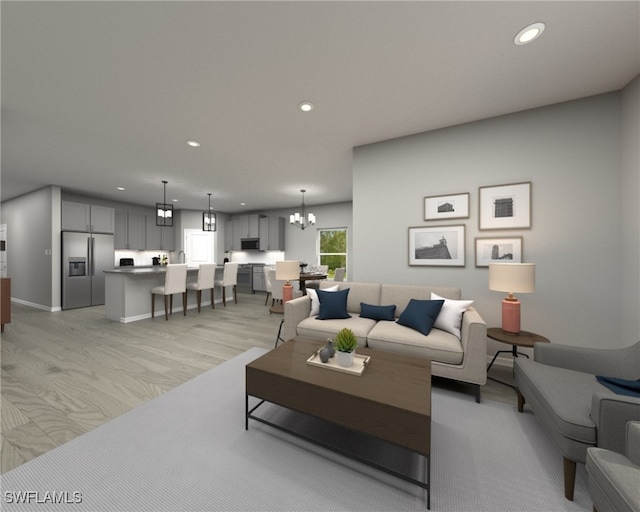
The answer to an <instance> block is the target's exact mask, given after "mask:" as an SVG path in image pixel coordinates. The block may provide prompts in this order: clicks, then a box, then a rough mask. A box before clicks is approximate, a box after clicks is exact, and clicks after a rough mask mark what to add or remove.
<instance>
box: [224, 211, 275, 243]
mask: <svg viewBox="0 0 640 512" xmlns="http://www.w3.org/2000/svg"><path fill="white" fill-rule="evenodd" d="M243 238H257V239H259V240H260V245H259V247H260V250H261V251H284V218H283V217H266V216H264V215H237V216H233V217H232V218H231V219H230V220H228V221H227V222H226V223H225V231H224V250H225V252H229V251H240V250H241V240H242V239H243Z"/></svg>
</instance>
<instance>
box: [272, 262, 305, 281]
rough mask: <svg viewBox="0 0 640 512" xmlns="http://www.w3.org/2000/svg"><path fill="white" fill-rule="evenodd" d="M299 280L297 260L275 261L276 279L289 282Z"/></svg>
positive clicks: (298, 263)
mask: <svg viewBox="0 0 640 512" xmlns="http://www.w3.org/2000/svg"><path fill="white" fill-rule="evenodd" d="M299 278H300V262H299V261H298V260H284V261H276V279H277V280H278V281H291V280H293V279H299Z"/></svg>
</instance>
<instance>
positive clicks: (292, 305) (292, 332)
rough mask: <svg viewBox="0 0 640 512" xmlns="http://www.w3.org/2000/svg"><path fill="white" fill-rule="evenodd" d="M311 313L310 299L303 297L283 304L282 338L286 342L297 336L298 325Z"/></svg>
mask: <svg viewBox="0 0 640 512" xmlns="http://www.w3.org/2000/svg"><path fill="white" fill-rule="evenodd" d="M309 313H311V298H310V297H309V296H308V295H303V296H302V297H298V298H297V299H293V300H288V301H287V302H285V303H284V325H283V327H282V338H283V339H284V340H285V341H287V340H290V339H291V338H293V337H295V336H296V335H297V334H298V324H299V323H300V322H302V321H303V320H304V319H305V318H307V317H308V316H309Z"/></svg>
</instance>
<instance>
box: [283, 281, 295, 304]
mask: <svg viewBox="0 0 640 512" xmlns="http://www.w3.org/2000/svg"><path fill="white" fill-rule="evenodd" d="M291 299H293V286H291V283H290V282H288V281H287V282H286V283H284V284H283V285H282V303H283V304H284V303H285V302H287V301H288V300H291Z"/></svg>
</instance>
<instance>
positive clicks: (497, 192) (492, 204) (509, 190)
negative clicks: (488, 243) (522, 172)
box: [478, 181, 531, 229]
mask: <svg viewBox="0 0 640 512" xmlns="http://www.w3.org/2000/svg"><path fill="white" fill-rule="evenodd" d="M478 205H479V210H480V211H479V213H480V215H479V221H478V222H479V226H478V227H479V228H480V229H517V228H530V227H531V182H530V181H528V182H525V183H511V184H508V185H497V186H494V187H480V189H479V194H478Z"/></svg>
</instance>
